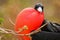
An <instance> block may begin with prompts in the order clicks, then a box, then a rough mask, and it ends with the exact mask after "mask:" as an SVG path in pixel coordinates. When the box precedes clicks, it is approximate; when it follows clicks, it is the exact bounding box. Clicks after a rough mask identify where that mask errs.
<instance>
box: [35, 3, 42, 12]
mask: <svg viewBox="0 0 60 40" xmlns="http://www.w3.org/2000/svg"><path fill="white" fill-rule="evenodd" d="M35 10H37V11H38V12H43V5H42V4H36V5H35Z"/></svg>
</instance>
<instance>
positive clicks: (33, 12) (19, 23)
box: [15, 4, 44, 40]
mask: <svg viewBox="0 0 60 40" xmlns="http://www.w3.org/2000/svg"><path fill="white" fill-rule="evenodd" d="M43 21H44V12H43V6H42V5H41V4H36V5H35V7H34V8H25V9H23V10H22V11H21V12H20V13H19V14H18V15H17V18H16V23H15V31H16V32H18V31H20V32H19V33H18V34H28V33H30V32H32V31H33V30H36V29H37V28H39V27H40V26H41V25H42V23H43ZM18 38H19V37H18ZM22 38H23V40H30V39H29V38H28V37H27V36H23V37H22Z"/></svg>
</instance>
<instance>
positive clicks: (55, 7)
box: [0, 0, 60, 40]
mask: <svg viewBox="0 0 60 40" xmlns="http://www.w3.org/2000/svg"><path fill="white" fill-rule="evenodd" d="M36 3H42V4H43V5H44V13H45V19H46V20H49V21H51V22H56V23H59V24H60V0H0V26H1V27H4V28H7V29H12V30H13V29H14V25H12V24H11V23H10V22H9V20H8V18H10V19H11V20H12V21H13V22H14V23H15V19H16V16H17V14H18V13H19V12H20V11H21V10H22V9H24V8H27V7H34V5H35V4H36ZM6 36H7V35H6ZM2 40H17V39H16V38H15V37H14V36H12V35H10V34H9V35H8V36H7V37H6V39H2Z"/></svg>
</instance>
